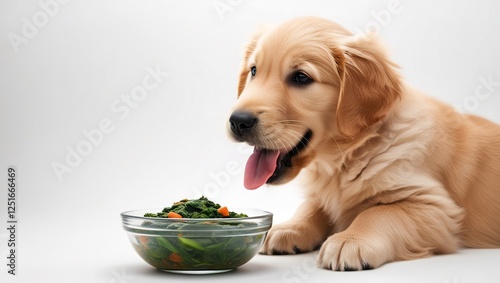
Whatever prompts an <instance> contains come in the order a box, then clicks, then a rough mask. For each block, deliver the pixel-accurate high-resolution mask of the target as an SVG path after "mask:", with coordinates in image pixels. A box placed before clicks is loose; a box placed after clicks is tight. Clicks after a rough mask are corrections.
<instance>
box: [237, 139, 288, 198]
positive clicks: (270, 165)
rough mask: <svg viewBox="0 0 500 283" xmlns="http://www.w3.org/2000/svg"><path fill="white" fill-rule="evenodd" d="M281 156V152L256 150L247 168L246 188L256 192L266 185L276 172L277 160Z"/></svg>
mask: <svg viewBox="0 0 500 283" xmlns="http://www.w3.org/2000/svg"><path fill="white" fill-rule="evenodd" d="M279 155H280V152H279V150H261V149H257V148H255V149H254V151H253V154H252V155H251V156H250V157H249V158H248V161H247V166H246V167H245V181H244V185H245V188H247V189H249V190H254V189H257V188H258V187H260V186H262V185H263V184H264V183H266V181H267V179H269V177H271V176H272V175H273V173H274V170H276V160H278V156H279Z"/></svg>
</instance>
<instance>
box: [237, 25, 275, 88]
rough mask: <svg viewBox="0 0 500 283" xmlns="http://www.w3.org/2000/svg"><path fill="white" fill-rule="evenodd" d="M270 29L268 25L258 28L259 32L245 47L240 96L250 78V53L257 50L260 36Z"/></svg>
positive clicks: (239, 84)
mask: <svg viewBox="0 0 500 283" xmlns="http://www.w3.org/2000/svg"><path fill="white" fill-rule="evenodd" d="M267 29H268V27H266V26H261V27H259V28H258V30H257V32H255V33H254V34H253V36H252V38H251V40H250V42H249V43H248V44H247V46H246V49H245V54H244V56H243V64H242V66H241V71H240V78H239V81H238V97H240V94H241V93H242V92H243V89H245V84H246V82H247V78H248V72H249V71H250V70H248V66H247V64H248V58H249V57H250V55H251V54H252V53H253V51H254V50H255V47H257V42H258V41H259V39H260V37H261V36H262V34H264V32H265V31H266V30H267Z"/></svg>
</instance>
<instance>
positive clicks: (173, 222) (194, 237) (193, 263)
mask: <svg viewBox="0 0 500 283" xmlns="http://www.w3.org/2000/svg"><path fill="white" fill-rule="evenodd" d="M161 210H162V208H160V209H158V208H157V209H144V210H134V211H127V212H123V213H121V217H122V224H123V228H124V229H125V231H126V232H127V235H128V238H129V240H130V243H131V244H132V246H133V247H134V249H135V251H136V252H137V254H139V256H140V257H141V258H142V259H143V260H144V261H146V262H147V263H149V264H150V265H151V266H153V267H156V268H158V269H160V270H163V271H169V272H177V273H190V274H206V273H219V272H226V271H230V270H233V269H235V268H237V267H239V266H241V265H243V264H245V263H246V262H248V261H249V260H250V259H252V258H253V257H254V256H255V255H256V254H257V253H258V252H259V250H260V248H261V246H262V244H263V243H264V239H265V237H266V234H267V232H268V231H269V229H270V228H271V225H272V219H273V215H272V213H270V212H267V211H262V210H256V209H240V208H231V209H230V210H231V211H236V212H238V213H245V214H247V215H248V217H245V218H153V217H143V215H144V214H145V213H146V212H152V211H161Z"/></svg>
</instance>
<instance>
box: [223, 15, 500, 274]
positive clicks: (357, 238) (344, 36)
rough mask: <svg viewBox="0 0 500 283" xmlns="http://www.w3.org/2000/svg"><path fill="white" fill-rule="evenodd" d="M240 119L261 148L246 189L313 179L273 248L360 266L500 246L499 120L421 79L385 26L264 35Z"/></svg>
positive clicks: (314, 25) (233, 120)
mask: <svg viewBox="0 0 500 283" xmlns="http://www.w3.org/2000/svg"><path fill="white" fill-rule="evenodd" d="M228 131H229V133H230V135H231V136H232V137H233V138H234V139H235V140H236V141H241V142H246V143H248V144H250V145H252V146H254V147H255V150H254V153H253V154H252V155H251V156H250V157H249V159H248V162H247V165H246V168H245V176H244V185H245V187H246V188H247V189H256V188H258V187H260V186H262V185H263V184H270V185H277V184H283V183H286V182H288V181H290V180H291V179H293V178H295V177H296V176H297V175H298V174H299V172H303V173H302V174H301V175H304V177H305V179H304V182H305V183H304V190H305V201H304V203H303V204H302V205H301V206H300V207H299V208H298V210H297V212H296V214H295V215H294V216H293V217H292V218H291V220H289V221H287V222H285V223H282V224H278V225H275V226H274V227H273V228H272V229H271V230H270V232H269V234H268V236H267V238H266V240H265V244H264V247H263V249H262V250H261V253H263V254H295V253H300V252H308V251H312V250H315V249H317V248H320V252H319V258H318V264H319V266H321V267H323V268H327V269H332V270H341V271H349V270H362V269H369V268H376V267H378V266H380V265H382V264H384V263H386V262H391V261H396V260H407V259H415V258H421V257H425V256H429V255H431V254H433V253H451V252H454V251H455V250H456V249H457V248H459V247H475V248H493V247H500V126H498V125H496V124H494V123H492V122H489V121H487V120H485V119H482V118H480V117H476V116H472V115H463V114H460V113H458V112H456V111H455V110H454V108H452V107H450V106H448V105H445V104H443V103H441V102H439V101H437V100H435V99H433V98H431V97H428V96H425V95H424V94H422V93H420V92H419V91H417V90H415V89H412V88H410V87H409V86H408V85H406V84H405V83H404V81H403V80H402V79H401V77H400V76H399V75H398V72H397V68H396V66H395V65H394V64H393V63H392V62H391V61H389V59H388V58H387V56H386V54H385V53H384V50H383V48H382V47H381V46H380V44H379V43H378V42H377V39H376V38H374V37H373V36H370V35H361V36H356V35H353V34H351V33H350V32H349V31H347V30H346V29H344V28H342V27H341V26H340V25H338V24H336V23H334V22H331V21H328V20H326V19H321V18H314V17H305V18H298V19H293V20H290V21H287V22H285V23H283V24H280V25H278V26H276V27H274V28H271V29H268V30H266V31H262V32H260V33H258V34H257V35H256V36H255V37H254V38H253V40H252V41H251V42H250V44H249V45H248V47H247V50H246V54H245V56H244V63H243V69H242V71H241V74H240V78H239V89H238V100H237V102H236V104H235V106H234V109H233V112H232V113H231V115H230V118H229V123H228Z"/></svg>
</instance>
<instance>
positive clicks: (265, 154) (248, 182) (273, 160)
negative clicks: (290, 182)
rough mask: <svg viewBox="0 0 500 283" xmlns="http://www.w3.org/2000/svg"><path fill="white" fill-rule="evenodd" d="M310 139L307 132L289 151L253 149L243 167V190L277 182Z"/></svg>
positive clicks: (310, 133) (309, 134)
mask: <svg viewBox="0 0 500 283" xmlns="http://www.w3.org/2000/svg"><path fill="white" fill-rule="evenodd" d="M311 137H312V131H311V130H307V132H306V133H305V134H304V136H302V138H301V139H300V141H299V142H298V143H297V144H296V145H295V146H294V147H293V148H292V149H291V150H290V151H283V150H272V149H265V148H259V147H255V148H254V152H253V154H252V155H251V156H250V157H249V158H248V161H247V164H246V167H245V181H244V185H245V188H247V189H249V190H253V189H257V188H258V187H260V186H262V185H263V184H265V183H272V182H274V181H276V180H278V179H279V178H280V177H281V176H282V175H283V173H284V172H285V171H286V170H287V168H290V167H292V157H293V156H295V155H297V154H299V152H301V151H302V150H304V149H305V148H306V147H307V145H308V144H309V140H310V139H311Z"/></svg>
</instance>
